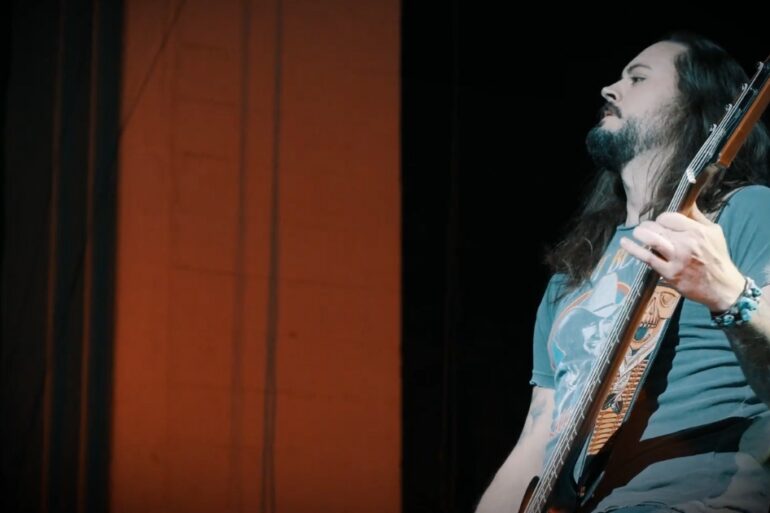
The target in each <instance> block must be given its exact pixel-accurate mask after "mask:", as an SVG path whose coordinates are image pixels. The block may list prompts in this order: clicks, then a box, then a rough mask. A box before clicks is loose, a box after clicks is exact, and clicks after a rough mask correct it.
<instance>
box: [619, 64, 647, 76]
mask: <svg viewBox="0 0 770 513" xmlns="http://www.w3.org/2000/svg"><path fill="white" fill-rule="evenodd" d="M636 68H647V69H648V70H652V68H651V67H649V66H648V65H646V64H642V63H641V62H637V63H636V64H632V65H631V66H629V67H627V68H626V69H625V70H623V73H624V74H625V75H629V74H630V73H631V72H632V71H634V70H635V69H636Z"/></svg>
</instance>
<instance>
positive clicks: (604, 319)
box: [548, 248, 635, 434]
mask: <svg viewBox="0 0 770 513" xmlns="http://www.w3.org/2000/svg"><path fill="white" fill-rule="evenodd" d="M634 262H635V260H634V259H633V258H631V257H630V256H629V255H628V253H626V252H625V251H624V250H623V249H620V248H618V250H617V251H616V252H615V253H614V254H613V256H612V257H611V258H606V259H602V261H600V263H599V265H598V266H597V269H596V271H595V272H594V274H593V275H592V277H591V280H590V284H591V287H590V288H589V289H588V290H585V288H583V289H580V290H578V291H576V292H575V295H574V296H567V297H566V298H565V300H564V301H565V304H564V306H563V308H562V309H561V312H560V313H559V315H558V316H557V317H556V319H555V321H554V323H553V326H552V329H551V333H550V335H549V338H548V348H549V353H550V356H551V362H552V364H553V366H554V371H555V372H554V378H555V381H556V393H555V397H554V400H555V410H556V411H555V415H554V421H553V425H552V426H551V428H552V434H557V433H560V432H561V431H562V430H563V429H564V427H565V425H566V424H567V422H568V421H569V417H570V414H571V413H572V411H573V409H574V407H575V404H576V402H577V400H578V398H579V396H580V392H581V390H582V387H583V385H584V383H585V379H586V378H587V377H588V375H589V373H590V371H591V367H592V365H593V363H594V361H595V360H596V357H597V356H598V354H599V352H600V350H601V348H602V344H604V342H605V341H606V339H607V336H608V334H609V332H610V330H611V329H612V326H613V325H614V322H615V318H616V313H617V312H618V310H619V309H620V307H621V305H622V303H623V300H624V299H625V296H626V294H628V291H629V289H630V287H629V285H628V284H626V283H624V282H623V281H621V277H622V278H626V275H627V274H629V273H627V272H626V273H624V272H622V271H623V270H624V269H626V268H628V267H629V266H631V265H633V264H634Z"/></svg>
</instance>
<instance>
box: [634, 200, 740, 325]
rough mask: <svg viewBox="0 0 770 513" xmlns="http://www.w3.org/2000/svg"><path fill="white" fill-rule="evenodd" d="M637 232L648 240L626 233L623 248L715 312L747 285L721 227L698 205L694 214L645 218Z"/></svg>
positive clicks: (671, 214)
mask: <svg viewBox="0 0 770 513" xmlns="http://www.w3.org/2000/svg"><path fill="white" fill-rule="evenodd" d="M633 235H634V238H635V239H637V240H638V241H639V242H641V243H642V244H644V245H645V246H644V247H643V246H641V245H639V244H637V243H636V242H634V241H632V240H631V239H628V238H625V237H624V238H622V239H621V240H620V245H621V246H622V247H623V249H625V250H626V251H628V253H629V254H631V255H632V256H634V257H636V258H638V259H639V260H641V261H642V262H644V263H646V264H647V265H649V266H650V267H651V268H652V269H653V270H654V271H656V272H657V273H658V274H660V275H661V276H662V277H663V278H664V279H665V280H666V281H667V282H669V283H670V284H671V285H672V286H674V287H675V288H676V289H677V290H678V291H679V292H680V293H681V294H682V295H683V296H684V297H686V298H687V299H690V300H692V301H696V302H698V303H701V304H703V305H705V306H706V307H708V309H709V310H711V311H712V312H723V311H725V310H727V309H728V308H730V306H731V305H732V304H733V303H734V302H735V300H736V299H737V298H738V296H739V295H740V293H741V291H742V290H743V286H744V284H745V279H744V277H743V275H742V274H741V272H740V271H739V270H738V268H737V267H736V266H735V264H734V263H733V261H732V259H731V258H730V253H729V251H728V249H727V242H726V240H725V236H724V233H723V232H722V227H721V226H719V225H718V224H716V223H713V222H711V221H710V220H709V219H708V218H707V217H706V216H705V215H703V213H702V212H701V211H700V210H698V207H697V206H695V205H693V207H692V210H691V211H690V217H687V216H685V215H683V214H678V213H671V212H664V213H663V214H661V215H659V216H658V218H657V219H656V220H655V221H643V222H642V223H640V224H639V226H637V227H636V228H635V229H634V232H633Z"/></svg>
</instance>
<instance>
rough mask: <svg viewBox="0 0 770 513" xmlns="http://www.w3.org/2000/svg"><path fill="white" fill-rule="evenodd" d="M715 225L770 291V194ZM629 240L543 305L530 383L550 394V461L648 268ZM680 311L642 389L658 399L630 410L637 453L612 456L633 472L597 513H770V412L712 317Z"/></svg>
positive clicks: (554, 283)
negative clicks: (624, 510) (635, 421)
mask: <svg viewBox="0 0 770 513" xmlns="http://www.w3.org/2000/svg"><path fill="white" fill-rule="evenodd" d="M719 224H720V225H721V226H722V228H723V231H724V233H725V237H726V239H727V243H728V247H729V251H730V256H731V258H732V260H733V262H735V264H736V265H737V266H738V268H739V269H740V270H741V272H742V273H743V274H745V275H748V276H750V277H751V278H753V279H754V281H756V283H757V285H759V286H760V287H764V286H765V285H767V284H768V283H770V189H769V188H767V187H763V186H749V187H745V188H743V189H741V190H740V191H738V192H737V193H735V194H734V195H733V196H732V197H731V198H730V199H729V201H728V203H727V205H726V206H725V207H724V210H723V212H722V214H721V216H720V218H719ZM632 231H633V227H622V226H621V227H618V229H617V231H616V233H615V235H614V237H613V239H612V240H611V242H610V243H609V245H608V247H607V250H606V252H605V253H604V256H603V257H602V259H601V260H600V262H599V265H598V266H597V268H596V270H595V271H594V273H593V274H592V276H591V279H590V280H589V282H588V283H586V284H584V285H583V286H581V287H580V288H578V289H576V290H574V291H571V292H570V293H568V294H566V295H563V296H561V297H560V294H559V293H560V286H561V284H562V281H563V278H564V277H563V276H560V275H555V276H554V277H552V278H551V281H550V282H549V284H548V287H547V289H546V292H545V295H544V297H543V300H542V301H541V304H540V307H539V309H538V315H537V321H536V324H535V333H534V366H533V373H532V384H534V385H538V386H541V387H546V388H554V389H555V394H554V402H555V404H554V416H553V420H552V425H551V440H550V442H549V444H548V448H547V453H548V454H550V452H551V451H552V449H553V446H554V445H555V442H556V440H557V439H558V434H559V433H560V432H561V431H562V430H563V429H564V427H565V425H566V424H567V423H568V422H567V421H568V419H569V415H570V413H571V412H572V411H573V409H574V406H575V403H576V401H577V399H578V397H579V395H580V391H581V387H582V385H583V380H584V379H585V377H586V376H587V375H588V373H589V371H590V369H591V366H592V364H593V362H594V359H595V357H596V355H597V353H598V351H599V350H600V348H601V344H603V343H604V341H605V340H606V336H607V333H608V331H609V329H610V328H611V327H612V325H613V322H614V319H615V315H616V312H617V311H618V309H619V307H620V305H621V303H622V301H623V299H624V297H625V295H626V294H627V293H628V291H629V290H630V288H631V283H632V281H633V278H634V277H635V275H636V273H637V271H638V270H639V266H640V265H643V264H641V263H640V262H639V261H638V260H636V259H635V258H633V257H632V256H630V255H629V254H628V253H626V252H625V251H624V250H623V249H622V248H621V247H620V245H619V241H620V238H621V237H623V236H625V237H628V238H631V237H632ZM762 300H764V301H768V300H770V298H762ZM680 308H681V311H680V312H679V317H678V323H677V322H672V323H671V326H669V334H668V337H667V340H666V345H664V346H662V347H661V350H660V353H659V355H658V357H657V358H656V360H655V362H654V364H653V366H652V367H651V369H650V372H649V376H648V378H647V381H646V384H645V389H646V390H649V391H650V393H648V394H645V397H648V396H649V397H652V398H653V399H652V401H651V402H648V403H645V404H641V403H642V401H640V404H638V405H637V406H636V407H635V409H634V416H637V412H638V411H640V412H643V413H641V414H640V415H643V416H644V417H645V422H644V423H643V424H642V427H641V428H640V433H639V434H640V436H639V437H637V438H636V442H637V443H634V444H629V445H628V446H626V447H623V446H618V447H616V448H615V451H623V452H622V453H621V459H623V460H626V461H627V465H628V468H632V469H634V470H633V472H632V473H631V475H630V476H626V478H624V479H623V480H622V482H621V483H620V484H619V485H618V486H617V487H616V488H614V489H613V490H612V491H611V492H610V493H609V494H608V495H606V496H605V497H604V499H602V500H601V502H600V504H599V505H598V507H597V508H596V511H602V510H605V509H608V508H610V509H612V508H615V507H623V506H632V505H637V504H644V503H660V504H661V505H667V506H669V507H672V508H674V509H676V510H681V511H684V512H688V513H689V512H708V511H746V512H751V513H755V512H757V513H759V512H761V513H767V511H768V507H769V506H770V463H768V459H767V457H768V454H770V427H769V426H770V411H768V408H767V406H766V405H765V404H764V403H763V402H762V401H761V400H759V399H758V398H757V396H756V394H755V393H754V392H753V390H752V389H751V387H750V386H749V385H748V384H747V382H746V378H745V376H744V374H743V372H742V370H741V367H740V365H739V363H738V360H737V358H736V356H735V354H734V353H733V351H732V349H731V348H730V343H729V341H728V340H727V337H726V335H725V334H724V332H722V331H721V330H720V329H718V328H714V327H712V326H711V324H710V315H709V311H708V309H707V308H706V307H705V306H703V305H701V304H698V303H695V302H693V301H689V300H683V302H682V305H681V307H680ZM768 379H770V377H769V378H768ZM637 408H638V409H639V410H637ZM613 457H614V456H613ZM546 461H547V457H546ZM624 465H625V463H624Z"/></svg>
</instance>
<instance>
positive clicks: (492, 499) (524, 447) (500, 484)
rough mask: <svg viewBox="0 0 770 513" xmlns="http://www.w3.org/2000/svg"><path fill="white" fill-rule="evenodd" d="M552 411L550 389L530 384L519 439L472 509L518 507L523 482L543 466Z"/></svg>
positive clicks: (492, 512) (491, 511) (494, 511)
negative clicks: (529, 395)
mask: <svg viewBox="0 0 770 513" xmlns="http://www.w3.org/2000/svg"><path fill="white" fill-rule="evenodd" d="M552 415H553V390H551V389H548V388H542V387H537V386H536V387H534V388H533V389H532V401H531V403H530V405H529V413H528V414H527V421H526V422H525V424H524V428H523V429H522V431H521V435H519V440H518V441H517V442H516V446H515V447H514V448H513V451H511V453H510V454H509V455H508V458H506V460H505V462H504V463H503V465H502V466H501V467H500V470H498V471H497V474H495V477H494V479H493V480H492V483H491V484H490V485H489V487H488V488H487V490H486V492H484V495H483V496H482V497H481V501H480V502H479V505H478V507H477V508H476V513H498V512H499V513H502V512H505V513H510V512H512V511H517V510H518V507H519V505H520V504H521V500H522V498H523V497H524V492H525V491H526V489H527V485H529V482H530V481H531V480H532V478H533V477H534V476H536V475H537V474H538V473H539V472H540V470H541V468H542V466H543V460H544V458H545V446H546V444H547V443H548V436H549V433H550V431H551V416H552Z"/></svg>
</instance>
